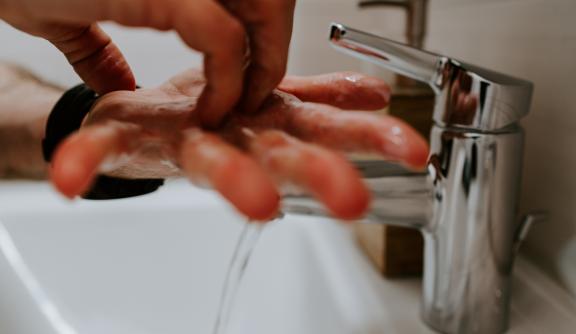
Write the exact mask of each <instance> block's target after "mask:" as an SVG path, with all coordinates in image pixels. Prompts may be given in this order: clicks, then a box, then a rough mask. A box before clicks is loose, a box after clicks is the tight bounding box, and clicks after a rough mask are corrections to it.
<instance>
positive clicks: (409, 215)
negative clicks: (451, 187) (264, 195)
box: [283, 160, 432, 230]
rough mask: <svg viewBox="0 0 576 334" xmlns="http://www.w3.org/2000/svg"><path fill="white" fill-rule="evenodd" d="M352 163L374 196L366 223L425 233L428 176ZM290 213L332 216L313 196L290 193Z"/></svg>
mask: <svg viewBox="0 0 576 334" xmlns="http://www.w3.org/2000/svg"><path fill="white" fill-rule="evenodd" d="M353 164H354V165H355V166H356V168H357V169H358V170H359V171H360V173H361V174H362V177H363V179H364V182H365V184H366V185H367V187H368V188H369V189H370V192H371V193H372V198H373V199H372V206H371V208H370V210H369V211H368V213H367V214H366V216H365V217H364V218H363V220H362V221H363V222H364V223H371V224H386V225H394V226H402V227H409V228H415V229H420V230H424V229H425V228H426V226H427V224H428V222H429V221H430V216H431V213H432V211H431V210H432V196H431V194H432V185H431V184H430V183H429V182H428V177H427V175H426V174H425V173H417V172H411V171H409V170H407V169H404V168H403V167H401V166H399V165H397V164H393V163H390V162H386V161H381V160H380V161H375V160H357V161H354V162H353ZM283 210H284V211H286V212H289V213H297V214H305V215H313V216H329V214H328V212H326V210H325V209H324V208H323V207H322V205H320V204H319V203H318V202H317V201H315V200H314V199H313V198H312V197H310V196H307V195H305V194H302V193H291V194H287V195H285V196H284V197H283Z"/></svg>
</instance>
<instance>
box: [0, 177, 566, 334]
mask: <svg viewBox="0 0 576 334" xmlns="http://www.w3.org/2000/svg"><path fill="white" fill-rule="evenodd" d="M0 221H1V223H2V224H0V296H1V297H0V333H10V334H20V333H22V334H37V333H38V334H101V333H106V334H184V333H187V334H189V333H211V332H212V329H213V326H214V322H215V319H216V313H217V308H218V303H219V299H220V295H221V289H222V286H223V283H224V277H225V274H226V271H227V266H228V263H229V261H230V259H231V256H232V252H233V250H234V247H235V245H236V242H237V239H238V237H239V235H240V233H241V231H242V229H243V227H244V224H245V222H244V220H243V219H242V218H241V217H239V216H238V215H237V214H236V213H235V212H234V211H233V210H232V209H231V208H230V207H229V206H227V205H226V204H225V203H224V201H223V200H221V199H220V198H219V197H218V195H216V194H214V193H213V192H210V191H204V190H200V189H197V188H194V187H191V186H190V185H189V184H188V183H186V182H183V181H174V182H169V183H168V184H167V185H166V186H165V187H163V188H162V189H161V191H158V192H156V193H154V194H152V195H149V196H144V197H141V198H135V199H128V200H119V201H111V202H88V201H78V202H69V201H66V200H64V199H62V198H61V197H59V196H58V195H56V194H55V193H54V191H53V190H52V189H51V187H50V186H49V185H47V184H45V183H35V182H4V183H1V184H0ZM522 268H524V269H522ZM526 268H528V269H526ZM530 268H532V267H531V266H530V265H529V264H527V262H526V261H524V260H521V266H520V268H519V269H521V270H517V271H518V272H520V273H521V274H522V275H525V276H528V277H530V278H529V279H525V280H522V279H519V280H520V283H519V284H517V286H518V287H519V289H518V291H516V292H517V295H518V297H517V298H516V299H515V301H514V302H513V307H512V312H513V316H512V323H513V324H512V331H511V333H539V332H540V331H539V330H540V329H541V328H546V327H543V326H548V327H547V328H556V329H557V330H556V331H555V333H564V332H563V331H562V329H563V328H566V329H568V328H574V322H570V320H566V319H569V318H570V317H569V316H567V314H568V315H569V314H570V311H566V310H570V307H572V305H576V304H571V303H572V302H571V301H565V302H564V304H562V303H560V302H559V298H561V297H558V296H561V293H559V292H556V294H552V295H551V294H550V293H548V292H546V291H544V290H542V289H534V284H535V282H536V279H535V277H538V275H537V274H534V272H536V271H534V270H533V269H530ZM527 270H528V271H527ZM530 270H533V271H530ZM539 286H542V285H541V284H540V285H539ZM550 296H554V297H553V298H552V297H550ZM419 301H420V281H419V280H418V279H402V280H383V279H382V278H380V276H379V275H378V274H377V273H376V271H375V270H374V269H373V267H372V266H371V265H370V264H369V263H368V261H367V260H366V258H365V257H364V255H363V254H362V252H361V251H360V250H359V248H358V247H357V245H356V243H355V241H354V238H353V236H352V233H350V231H349V228H348V227H347V226H345V225H343V224H340V223H335V222H334V221H331V220H329V219H321V218H313V217H303V216H290V215H288V216H286V217H285V218H284V219H283V220H281V221H279V222H275V223H272V224H270V225H268V226H267V227H266V228H264V230H263V234H262V236H261V238H260V242H259V243H258V244H257V246H256V248H255V250H254V254H253V257H252V259H251V262H250V263H249V265H248V267H247V269H246V272H245V277H244V280H243V282H242V285H241V286H240V289H239V291H238V294H237V299H236V304H235V305H234V308H233V310H232V313H231V317H230V322H229V327H228V329H229V330H228V332H229V333H255V334H258V333H274V334H283V333H290V334H293V333H299V334H306V333H310V334H312V333H314V334H317V333H333V334H351V333H362V334H366V333H367V334H371V333H374V334H376V333H384V332H385V333H398V334H400V333H432V332H431V331H429V330H428V329H427V328H426V327H425V326H424V325H422V324H421V322H420V321H419V315H418V305H419ZM558 305H564V306H563V308H561V311H558V312H552V311H551V310H553V307H554V306H558ZM538 308H541V309H542V310H545V311H546V312H540V311H538ZM575 310H576V308H575ZM526 314H528V315H529V316H526ZM539 314H542V315H539ZM544 318H545V319H544ZM543 321H549V323H548V325H545V324H546V323H545V322H543ZM562 321H564V322H562ZM567 321H568V322H567ZM551 324H552V325H553V326H556V327H549V326H550V325H551ZM561 326H565V327H561ZM566 333H567V332H566Z"/></svg>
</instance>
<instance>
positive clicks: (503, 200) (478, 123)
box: [285, 24, 532, 334]
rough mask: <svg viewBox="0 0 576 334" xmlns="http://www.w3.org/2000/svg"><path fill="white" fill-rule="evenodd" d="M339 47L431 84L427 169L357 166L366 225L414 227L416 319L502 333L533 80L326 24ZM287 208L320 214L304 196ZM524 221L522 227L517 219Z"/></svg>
mask: <svg viewBox="0 0 576 334" xmlns="http://www.w3.org/2000/svg"><path fill="white" fill-rule="evenodd" d="M331 41H332V43H333V44H334V45H335V46H336V47H337V48H338V49H340V50H343V51H345V52H347V53H349V54H351V55H352V56H354V57H359V58H362V59H365V60H368V61H371V62H374V63H376V64H378V65H381V66H383V67H386V68H388V69H391V70H393V71H395V72H397V73H399V74H403V75H406V76H408V77H410V78H413V79H415V80H418V81H421V82H425V83H427V84H429V85H430V87H431V88H432V89H433V90H434V92H435V94H436V103H435V109H434V115H433V119H434V123H435V125H434V128H433V130H432V133H431V153H430V157H429V163H428V171H427V173H425V174H418V173H412V172H408V171H406V170H403V169H402V168H399V167H394V166H393V165H391V164H389V163H386V162H357V163H356V164H357V166H358V168H359V170H360V171H361V172H362V173H363V175H364V177H365V180H366V182H367V184H368V185H369V187H370V188H371V190H372V192H373V193H374V198H375V201H374V204H373V207H372V210H371V212H370V214H369V215H368V216H367V217H366V221H367V222H371V223H385V224H395V225H401V226H408V227H412V228H417V229H419V230H420V231H421V232H422V233H423V235H424V239H425V265H424V295H423V304H422V315H423V318H424V321H425V322H426V323H427V324H428V325H429V326H431V327H432V328H434V329H436V330H438V331H440V332H443V333H482V334H497V333H503V332H505V331H506V329H507V327H508V315H509V301H510V279H511V271H512V264H513V259H514V255H515V249H516V248H517V246H518V245H517V243H518V242H519V240H521V238H519V237H518V234H519V233H525V230H526V229H525V228H523V226H522V225H519V223H518V220H517V214H518V213H517V204H518V197H519V188H520V180H521V170H522V152H523V142H524V134H523V131H522V129H521V128H520V126H519V124H518V122H519V121H520V119H522V117H524V116H525V115H526V114H527V113H528V111H529V108H530V102H531V97H532V84H531V83H530V82H527V81H524V80H520V79H516V78H513V77H509V76H506V75H503V74H500V73H496V72H493V71H490V70H486V69H483V68H479V67H477V66H473V65H469V64H466V63H463V62H460V61H458V60H455V59H452V58H449V57H445V56H440V55H436V54H433V53H429V52H425V51H422V50H419V49H415V48H412V47H409V46H407V45H403V44H400V43H397V42H394V41H390V40H387V39H384V38H380V37H378V36H374V35H370V34H367V33H364V32H360V31H357V30H353V29H349V28H347V27H345V26H343V25H340V24H333V25H332V29H331ZM285 210H286V211H288V212H298V213H307V214H323V211H322V209H321V207H320V206H319V205H317V204H315V202H314V201H313V200H311V199H309V198H306V197H304V196H292V197H287V198H286V199H285ZM520 224H522V223H520Z"/></svg>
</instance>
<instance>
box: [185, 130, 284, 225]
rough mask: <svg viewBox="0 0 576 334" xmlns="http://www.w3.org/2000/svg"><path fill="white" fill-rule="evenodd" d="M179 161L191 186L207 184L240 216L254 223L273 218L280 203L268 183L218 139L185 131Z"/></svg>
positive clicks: (253, 165)
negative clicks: (239, 213)
mask: <svg viewBox="0 0 576 334" xmlns="http://www.w3.org/2000/svg"><path fill="white" fill-rule="evenodd" d="M179 160H180V165H181V167H182V169H183V170H184V172H185V173H186V175H188V177H189V178H190V179H191V180H192V181H193V182H199V181H200V182H201V181H207V182H208V183H209V184H210V185H211V186H212V187H213V188H214V189H216V190H217V191H218V192H219V193H220V194H222V196H224V198H226V199H227V200H228V201H229V202H230V203H232V204H233V205H234V206H235V207H236V208H237V209H238V210H239V211H240V212H241V213H242V214H244V215H246V216H248V217H249V218H251V219H255V220H258V221H266V220H270V219H272V218H274V217H276V216H277V213H278V210H279V201H280V199H279V195H278V192H277V190H276V188H275V186H274V183H273V182H272V180H271V179H270V178H269V177H268V175H267V174H266V173H265V172H264V170H263V169H262V168H261V167H260V166H258V164H257V163H256V162H255V161H253V160H252V159H250V158H249V157H248V156H247V155H245V154H243V153H242V152H240V151H239V150H237V149H235V148H234V147H232V146H230V145H229V144H227V143H226V142H224V141H223V140H221V139H220V138H219V137H217V136H215V135H212V134H208V133H205V132H202V131H201V130H189V131H187V132H186V133H185V134H184V139H183V143H182V147H181V150H180V159H179Z"/></svg>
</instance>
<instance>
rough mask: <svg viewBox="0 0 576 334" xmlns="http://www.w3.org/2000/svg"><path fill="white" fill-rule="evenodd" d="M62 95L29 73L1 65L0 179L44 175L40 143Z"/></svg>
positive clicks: (44, 168) (40, 176)
mask: <svg viewBox="0 0 576 334" xmlns="http://www.w3.org/2000/svg"><path fill="white" fill-rule="evenodd" d="M61 95H62V90H61V89H58V88H57V87H55V86H53V85H50V84H47V83H44V82H42V81H41V80H39V79H37V78H36V77H34V76H33V75H31V74H30V73H29V72H26V71H24V70H22V69H20V68H17V67H13V66H2V65H0V177H26V178H43V177H45V176H46V166H47V165H46V164H45V163H44V162H43V159H42V150H41V141H42V138H43V136H44V129H45V126H46V120H47V118H48V115H49V113H50V110H51V109H52V108H53V106H54V105H55V103H56V102H57V101H58V99H59V97H60V96H61Z"/></svg>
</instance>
